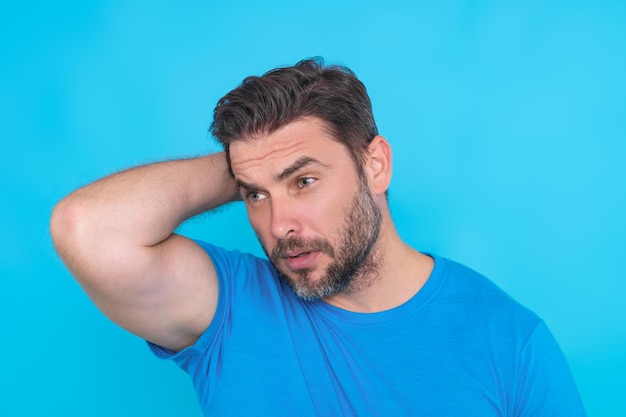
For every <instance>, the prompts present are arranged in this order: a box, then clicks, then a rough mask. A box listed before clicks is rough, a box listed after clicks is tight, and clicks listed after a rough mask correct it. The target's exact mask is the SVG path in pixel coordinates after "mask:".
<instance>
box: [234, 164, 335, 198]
mask: <svg viewBox="0 0 626 417" xmlns="http://www.w3.org/2000/svg"><path fill="white" fill-rule="evenodd" d="M309 165H320V166H323V167H328V165H326V164H324V163H323V162H320V161H318V160H317V159H315V158H311V157H309V156H301V157H300V158H298V159H296V161H295V162H294V163H292V164H291V165H289V166H288V167H287V168H285V169H283V170H282V171H281V172H280V173H279V174H278V175H276V181H283V180H285V179H286V178H289V177H290V176H291V175H293V174H294V173H295V172H298V171H299V170H301V169H302V168H305V167H307V166H309ZM235 181H236V183H237V186H238V187H240V188H243V189H244V190H247V191H250V190H258V191H265V190H264V189H263V187H260V186H258V185H256V184H251V183H247V182H244V181H242V180H240V179H236V180H235Z"/></svg>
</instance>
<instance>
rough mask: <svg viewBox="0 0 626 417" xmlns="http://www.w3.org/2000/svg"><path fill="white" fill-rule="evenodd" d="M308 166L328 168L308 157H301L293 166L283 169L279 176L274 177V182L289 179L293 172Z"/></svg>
mask: <svg viewBox="0 0 626 417" xmlns="http://www.w3.org/2000/svg"><path fill="white" fill-rule="evenodd" d="M309 165H321V166H323V167H328V165H326V164H323V163H322V162H320V161H318V160H317V159H314V158H311V157H309V156H301V157H300V158H298V159H297V160H296V161H295V162H294V163H293V164H291V165H289V166H288V167H287V168H285V169H283V171H282V172H281V173H280V174H278V175H276V180H277V181H282V180H284V179H285V178H289V177H290V176H291V175H292V174H293V173H294V172H297V171H299V170H301V169H302V168H304V167H307V166H309Z"/></svg>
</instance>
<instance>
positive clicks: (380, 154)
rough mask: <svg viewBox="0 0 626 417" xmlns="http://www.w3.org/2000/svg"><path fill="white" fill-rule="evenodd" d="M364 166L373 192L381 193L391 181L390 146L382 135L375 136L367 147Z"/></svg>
mask: <svg viewBox="0 0 626 417" xmlns="http://www.w3.org/2000/svg"><path fill="white" fill-rule="evenodd" d="M367 150H368V153H367V161H366V167H367V170H368V175H369V179H370V187H372V191H373V192H374V193H375V194H383V193H384V192H385V191H387V189H388V188H389V184H390V182H391V146H389V142H387V139H385V138H384V137H382V136H376V137H374V139H372V142H371V143H370V144H369V146H368V147H367Z"/></svg>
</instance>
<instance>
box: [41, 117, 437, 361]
mask: <svg viewBox="0 0 626 417" xmlns="http://www.w3.org/2000/svg"><path fill="white" fill-rule="evenodd" d="M252 139H253V140H252ZM230 154H231V162H232V168H233V171H234V173H235V176H236V180H235V179H233V178H232V176H231V175H230V174H229V170H228V165H227V163H226V158H225V155H224V154H223V153H217V154H213V155H209V156H205V157H201V158H193V159H186V160H177V161H168V162H162V163H156V164H151V165H146V166H141V167H136V168H132V169H129V170H126V171H123V172H119V173H117V174H114V175H111V176H109V177H106V178H103V179H101V180H99V181H96V182H94V183H92V184H89V185H87V186H85V187H83V188H81V189H79V190H77V191H75V192H73V193H72V194H70V195H69V196H67V197H66V198H64V199H63V200H61V201H60V202H59V203H58V204H57V206H56V207H55V209H54V211H53V213H52V217H51V223H50V227H51V235H52V238H53V242H54V244H55V247H56V249H57V251H58V253H59V255H60V256H61V258H62V259H63V260H64V262H65V263H66V265H67V266H68V268H69V270H70V271H71V272H72V274H73V275H74V277H75V278H76V279H77V280H78V282H79V283H80V284H81V285H82V286H83V288H84V289H85V291H86V292H87V294H88V295H89V296H90V297H91V299H92V300H93V301H94V303H95V304H96V305H97V306H98V308H100V310H101V311H102V312H103V313H104V314H105V315H107V316H108V317H109V318H110V319H111V320H113V321H114V322H116V323H117V324H119V325H120V326H122V327H124V328H125V329H127V330H128V331H130V332H132V333H134V334H136V335H138V336H139V337H141V338H144V339H146V340H149V341H151V342H153V343H156V344H159V345H161V346H163V347H166V348H169V349H171V350H174V351H178V350H181V349H183V348H185V347H187V346H190V345H192V344H193V343H195V341H196V340H197V338H198V337H199V336H200V335H201V334H202V333H203V332H204V331H205V330H206V328H207V327H208V326H209V324H210V323H211V321H212V320H213V316H214V314H215V309H216V306H217V298H218V286H217V277H216V272H215V268H214V266H213V264H212V262H211V259H210V258H209V257H208V256H207V254H206V253H205V252H204V251H203V250H202V249H201V248H200V247H199V246H198V245H197V244H196V243H194V242H193V241H191V240H189V239H187V238H185V237H183V236H180V235H177V234H175V233H174V230H175V229H176V227H178V225H180V224H181V223H182V222H183V221H185V220H186V219H188V218H189V217H192V216H194V215H196V214H199V213H202V212H204V211H207V210H211V209H213V208H216V207H219V206H221V205H223V204H226V203H229V202H232V201H236V200H239V199H241V198H242V195H243V198H244V199H245V201H246V207H247V209H248V214H249V219H250V222H251V224H252V227H253V228H254V230H255V231H256V233H257V236H258V237H259V239H260V241H261V243H262V245H263V246H264V247H265V248H266V250H268V251H269V253H271V252H272V251H273V250H274V248H276V247H277V245H278V242H279V240H280V239H284V238H285V237H286V236H300V237H303V238H306V239H309V238H320V239H324V240H327V241H328V242H330V243H331V245H333V246H335V247H337V246H338V242H339V241H340V240H341V239H340V238H341V236H340V233H339V232H338V230H340V229H341V225H342V224H345V221H346V212H347V211H350V210H349V209H350V207H351V203H352V202H353V198H354V196H355V195H357V193H358V192H359V180H358V173H357V170H356V168H355V166H354V163H353V161H352V159H351V158H350V155H349V154H348V152H347V149H346V148H345V147H344V146H343V145H342V144H340V143H339V142H337V141H335V140H333V139H332V138H330V137H329V136H328V134H327V133H326V130H325V129H324V128H323V124H322V123H321V122H320V121H319V120H318V119H314V118H305V119H300V120H298V121H296V122H293V123H290V124H288V125H286V126H284V127H283V128H281V129H279V130H277V131H276V132H273V133H272V134H270V135H265V136H261V137H257V138H250V140H247V141H238V142H235V143H233V144H232V146H231V152H230ZM302 157H309V158H311V159H314V160H316V161H319V162H320V163H317V164H307V166H306V169H304V168H303V167H301V166H299V167H296V168H299V169H297V170H295V171H294V170H293V169H292V170H288V168H290V167H291V168H293V167H295V165H294V164H295V163H296V162H297V161H298V160H301V158H302ZM289 171H291V172H289ZM296 171H297V172H296ZM285 172H286V174H285V175H278V174H280V173H283V174H284V173H285ZM304 177H306V178H314V179H315V181H312V182H311V180H308V179H307V180H304V179H303V178H304ZM363 178H364V181H365V182H364V184H366V187H365V188H366V189H367V190H368V192H369V194H370V196H371V198H372V200H373V201H374V203H375V204H376V206H377V207H378V209H379V210H380V214H381V226H380V233H379V236H378V240H377V242H376V244H375V247H374V248H373V249H372V253H373V254H374V255H373V258H371V259H372V260H373V261H375V263H376V268H373V269H372V271H374V272H375V274H373V275H372V274H370V276H368V277H367V279H365V278H364V277H365V276H363V275H360V276H358V277H356V278H355V279H354V281H355V282H356V283H359V285H356V284H351V286H350V287H349V288H348V289H347V290H346V291H342V292H337V293H334V294H332V295H329V296H328V297H326V298H324V301H326V302H328V303H330V304H332V305H335V306H337V307H341V308H344V309H347V310H351V311H359V312H374V311H382V310H387V309H390V308H393V307H395V306H398V305H400V304H402V303H403V302H406V301H407V300H408V299H410V298H411V297H412V296H413V295H414V294H415V293H417V291H419V289H420V288H421V286H422V285H423V284H424V282H425V281H426V280H427V278H428V276H429V274H430V271H431V270H432V266H433V261H432V259H431V258H430V257H427V256H424V255H422V254H420V253H419V252H417V251H415V250H413V249H412V248H410V247H409V246H407V245H405V244H404V243H403V242H402V241H401V240H400V238H399V237H398V235H397V233H396V231H395V228H394V226H393V223H392V221H391V217H390V215H389V210H388V207H387V201H386V198H385V196H384V193H385V191H386V190H387V188H388V186H389V181H390V179H391V150H390V148H389V145H388V143H387V142H386V140H385V139H384V138H383V137H380V136H378V137H376V138H374V140H373V141H372V143H371V145H370V147H369V149H368V152H367V154H366V155H365V162H364V164H363ZM299 180H301V181H303V182H299ZM236 181H239V184H237V182H236ZM299 184H300V185H306V186H305V187H302V188H300V186H299ZM242 185H245V187H243V190H244V191H246V192H245V193H242V192H241V191H242V187H241V186H242ZM250 191H253V194H251V193H250ZM254 193H256V194H258V195H256V194H254ZM252 196H254V198H250V197H252ZM259 196H261V198H259ZM207 239H209V240H210V236H208V237H207ZM292 249H293V248H292ZM288 250H289V249H288ZM298 262H301V263H300V264H298ZM281 263H282V265H281V269H284V271H285V272H286V273H287V274H290V275H291V274H293V277H294V279H297V274H296V273H294V272H293V271H291V270H292V269H298V268H301V267H302V266H307V265H303V264H302V263H304V264H306V263H309V265H308V266H310V267H311V271H310V278H311V280H313V281H315V280H317V279H319V278H320V277H321V276H323V272H324V270H325V269H326V268H327V267H328V265H329V264H330V263H332V258H331V257H330V256H328V254H326V253H318V254H317V255H315V256H310V257H309V258H306V259H304V260H302V259H301V260H299V261H288V260H286V259H284V260H283V261H279V262H278V264H279V265H280V264H281Z"/></svg>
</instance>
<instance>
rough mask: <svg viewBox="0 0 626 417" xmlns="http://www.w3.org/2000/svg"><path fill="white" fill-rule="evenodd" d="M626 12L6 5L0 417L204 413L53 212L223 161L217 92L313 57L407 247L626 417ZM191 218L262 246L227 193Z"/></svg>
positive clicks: (513, 7)
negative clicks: (373, 164) (480, 287)
mask: <svg viewBox="0 0 626 417" xmlns="http://www.w3.org/2000/svg"><path fill="white" fill-rule="evenodd" d="M5 3H6V2H5ZM625 22H626V2H621V1H620V2H618V1H603V0H599V1H598V0H596V1H577V0H570V1H562V2H559V1H551V2H544V1H532V0H531V1H524V2H506V1H443V2H440V1H432V2H420V1H408V0H407V1H385V2H376V1H366V0H364V1H359V2H356V1H339V0H332V1H329V0H318V1H316V2H302V3H299V2H287V1H285V2H280V1H273V0H270V1H264V2H254V1H230V2H227V1H219V2H217V1H206V2H199V1H197V2H154V1H152V2H147V1H146V2H138V1H91V2H72V1H56V2H28V1H25V2H22V3H20V5H19V6H18V5H17V3H16V4H13V5H9V4H3V5H2V6H0V42H1V46H0V61H1V64H0V118H1V127H0V136H1V137H2V141H1V143H2V147H1V148H0V181H1V184H0V190H1V194H0V195H1V199H2V200H1V205H0V231H1V233H2V238H1V239H0V256H1V258H0V278H1V283H2V286H1V291H0V323H1V333H0V334H1V335H2V340H1V342H0V354H1V357H2V365H1V370H0V397H1V398H0V415H2V416H14V415H15V416H17V415H19V416H39V415H59V416H61V415H62V416H84V415H90V416H111V415H115V416H144V415H152V416H172V415H181V416H182V415H184V416H199V415H200V411H199V407H198V406H197V404H196V401H195V396H194V393H193V391H192V387H191V383H190V381H189V379H188V378H187V376H186V375H185V374H184V373H183V372H181V371H180V370H178V369H177V368H176V367H175V366H174V365H173V364H172V363H169V362H164V361H159V360H157V359H155V358H153V357H152V356H151V354H150V353H149V352H148V350H147V348H146V346H145V344H144V342H143V341H141V340H139V339H138V338H136V337H134V336H133V335H130V334H128V333H127V332H125V331H124V330H122V329H120V328H118V327H116V326H115V325H114V324H112V323H110V322H109V321H108V320H107V319H106V318H104V317H103V316H102V315H101V314H100V313H99V312H98V310H97V309H96V308H95V307H94V306H93V305H92V304H91V303H90V301H89V300H88V298H87V296H86V295H85V294H84V293H83V292H82V291H81V289H80V287H79V286H78V285H77V284H76V283H75V282H74V280H73V279H72V278H71V277H70V275H69V273H68V272H67V270H66V269H65V268H64V266H63V264H62V263H61V261H60V260H59V259H58V258H57V257H56V255H55V253H54V250H53V247H52V245H51V242H50V238H49V235H48V219H49V215H50V212H51V210H52V207H53V206H54V204H55V202H57V201H58V200H59V199H61V198H62V197H63V196H64V195H66V194H67V193H69V192H71V191H72V190H74V189H75V188H77V187H78V186H81V185H83V184H86V183H89V182H90V181H93V180H95V179H97V178H99V177H102V176H104V175H107V174H109V173H112V172H114V171H116V170H119V169H122V168H126V167H129V166H133V165H136V164H140V163H147V162H151V161H157V160H162V159H166V158H178V157H186V156H194V155H201V154H204V153H207V152H211V151H214V150H216V149H217V146H216V144H215V143H214V142H213V141H212V140H211V139H210V137H209V135H208V133H207V127H208V125H209V123H210V121H211V118H212V109H213V106H214V104H215V103H216V102H217V100H218V99H219V98H220V97H221V96H222V95H223V94H224V93H226V92H227V91H228V90H229V89H231V88H233V87H235V86H236V85H237V83H239V82H240V81H241V79H242V78H243V77H244V76H246V75H250V74H261V73H263V72H265V71H266V70H268V69H270V68H273V67H275V66H279V65H288V64H293V63H295V62H296V61H298V60H299V59H301V58H304V57H308V56H313V55H323V56H324V57H326V58H327V59H328V60H329V61H332V62H338V63H342V64H345V65H348V66H349V67H351V68H352V69H353V70H354V71H355V72H356V73H357V74H358V75H359V77H360V78H361V79H362V80H363V81H364V82H365V84H366V85H367V87H368V89H369V92H370V94H371V97H372V101H373V103H374V111H375V115H376V118H377V121H378V125H379V129H380V131H381V133H382V134H383V135H385V136H386V137H387V138H388V139H389V141H390V142H391V144H392V146H393V150H394V164H395V170H394V179H393V181H392V188H391V203H392V210H393V215H394V218H395V221H396V223H397V226H398V228H399V230H400V231H401V234H402V236H403V237H404V238H405V239H406V240H407V241H408V242H409V243H411V244H412V245H414V246H415V247H416V248H419V249H421V250H426V251H432V252H436V253H438V254H441V255H443V256H446V257H450V258H453V259H456V260H459V261H461V262H464V263H466V264H468V265H469V266H471V267H473V268H475V269H478V270H479V271H481V272H483V273H485V274H486V275H488V276H489V277H490V278H492V279H493V280H494V281H495V282H496V283H498V284H499V285H500V286H501V287H502V288H504V289H505V290H506V291H507V292H509V293H510V294H512V295H513V296H514V297H515V298H517V299H518V300H519V301H521V302H522V303H523V304H525V305H526V306H528V307H530V308H531V309H533V310H535V311H536V312H537V313H539V314H540V315H541V316H542V317H543V318H544V319H545V320H546V322H547V323H548V325H549V326H550V328H551V329H552V331H553V333H554V334H555V335H556V337H557V339H558V340H559V342H560V344H561V346H562V348H563V350H564V352H565V355H566V356H567V359H568V361H569V363H570V365H571V368H572V371H573V373H574V376H575V378H576V380H577V383H578V386H579V389H580V392H581V394H582V397H583V401H584V402H585V404H586V407H587V409H588V412H589V414H590V415H592V416H623V415H626V395H624V394H625V393H626V383H625V378H626V303H624V301H623V299H624V295H625V293H626V268H625V267H624V262H623V261H624V252H625V250H626V216H625V215H624V214H625V213H626V185H625V182H626V181H625V180H626V167H625V165H626V164H625V162H626V118H625V116H626V80H625V74H626V23H625ZM181 231H182V232H183V233H185V234H187V235H189V236H192V237H196V238H207V239H209V238H210V239H211V240H212V241H214V242H217V243H218V244H221V245H224V246H226V247H229V248H234V247H239V248H243V249H244V250H248V251H253V252H255V253H261V251H260V249H259V247H258V244H257V243H256V240H255V238H254V235H253V233H252V232H251V230H250V228H249V226H248V224H247V220H246V218H245V212H244V210H243V208H242V207H240V206H231V207H228V208H227V209H224V210H221V211H220V212H219V213H216V214H208V215H205V216H201V217H200V218H198V219H193V220H191V221H189V222H188V223H186V224H185V225H184V226H182V230H181Z"/></svg>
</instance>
